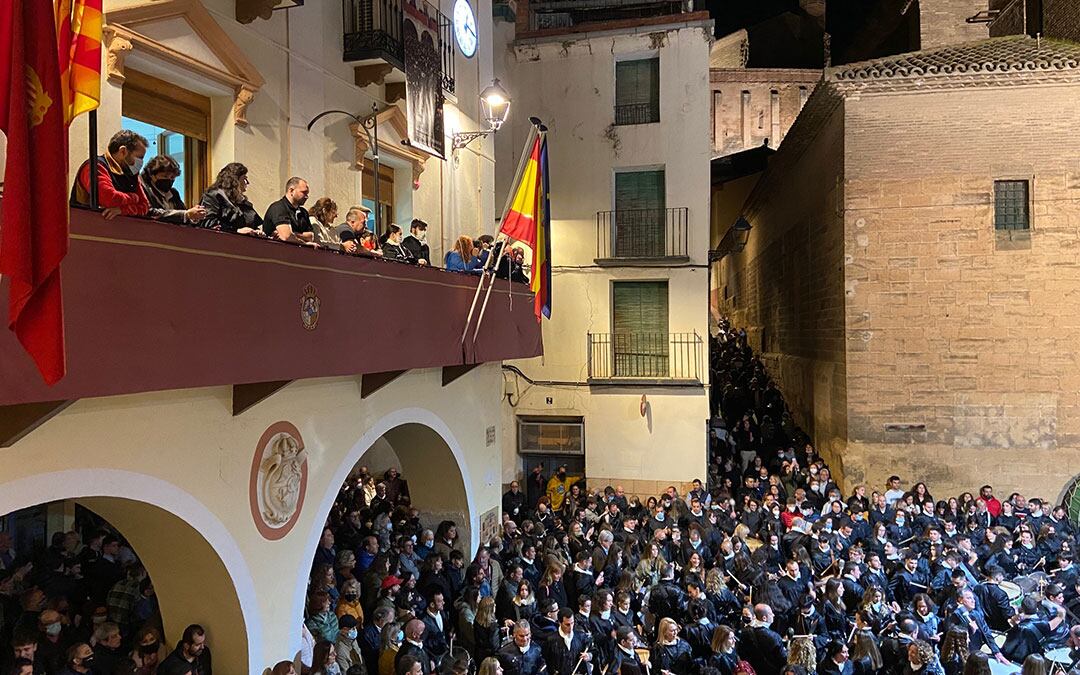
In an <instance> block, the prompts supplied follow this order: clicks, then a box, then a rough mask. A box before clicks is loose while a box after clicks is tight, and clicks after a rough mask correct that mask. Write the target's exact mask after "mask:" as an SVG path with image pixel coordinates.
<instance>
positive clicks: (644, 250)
mask: <svg viewBox="0 0 1080 675" xmlns="http://www.w3.org/2000/svg"><path fill="white" fill-rule="evenodd" d="M689 221H690V210H689V209H688V208H687V207H685V206H680V207H675V208H669V209H619V210H616V211H597V213H596V259H597V261H598V262H600V261H603V262H607V263H609V264H612V263H616V262H618V261H620V260H654V261H657V262H671V261H672V259H675V260H679V259H682V260H689V253H688V251H689V248H688V246H687V235H688V230H689Z"/></svg>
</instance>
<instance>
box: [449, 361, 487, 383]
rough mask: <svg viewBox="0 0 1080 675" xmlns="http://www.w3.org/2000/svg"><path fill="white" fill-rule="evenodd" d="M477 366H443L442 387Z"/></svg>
mask: <svg viewBox="0 0 1080 675" xmlns="http://www.w3.org/2000/svg"><path fill="white" fill-rule="evenodd" d="M478 365H479V364H477V363H466V364H463V365H460V366H443V369H442V386H444V387H445V386H446V385H448V384H450V383H451V382H453V381H454V380H456V379H458V378H459V377H461V376H462V375H464V374H466V373H468V372H469V371H470V370H472V369H473V368H475V367H476V366H478Z"/></svg>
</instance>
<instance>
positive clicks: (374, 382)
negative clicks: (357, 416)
mask: <svg viewBox="0 0 1080 675" xmlns="http://www.w3.org/2000/svg"><path fill="white" fill-rule="evenodd" d="M407 372H408V371H406V370H387V371H386V372H382V373H364V375H363V376H362V377H361V378H360V398H367V397H368V396H371V395H372V394H374V393H375V392H377V391H379V390H380V389H382V388H383V387H385V386H386V385H388V384H390V383H391V382H393V381H394V380H396V379H398V378H399V377H401V376H402V375H404V374H405V373H407Z"/></svg>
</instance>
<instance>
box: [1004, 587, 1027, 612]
mask: <svg viewBox="0 0 1080 675" xmlns="http://www.w3.org/2000/svg"><path fill="white" fill-rule="evenodd" d="M998 585H999V586H1001V590H1003V591H1005V594H1006V595H1008V596H1009V604H1010V605H1012V606H1013V607H1015V608H1016V609H1020V603H1022V602H1023V601H1024V590H1023V589H1022V588H1020V586H1019V585H1017V584H1014V583H1013V582H1011V581H1002V582H1001V583H1000V584H998Z"/></svg>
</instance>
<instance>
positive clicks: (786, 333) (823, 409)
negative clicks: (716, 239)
mask: <svg viewBox="0 0 1080 675" xmlns="http://www.w3.org/2000/svg"><path fill="white" fill-rule="evenodd" d="M843 148H844V122H843V115H842V114H841V111H840V110H835V111H834V112H833V113H832V115H831V117H830V118H829V119H828V121H827V122H825V126H824V128H823V129H822V131H821V132H820V133H819V134H818V136H817V137H816V138H815V139H814V140H813V142H812V143H811V144H810V145H809V146H808V147H806V148H805V149H800V151H798V152H796V149H794V148H787V147H785V146H781V148H780V151H779V152H778V153H777V155H776V156H775V157H774V158H773V160H772V163H773V164H772V166H774V167H780V170H779V171H778V172H777V173H779V174H780V175H781V176H783V177H782V178H781V179H780V183H779V185H777V183H775V182H773V183H768V184H767V181H768V179H767V178H763V179H762V182H761V183H758V186H757V188H756V190H755V193H754V194H753V195H751V197H750V201H749V202H748V204H747V207H746V209H745V210H744V213H745V215H746V217H747V219H748V220H749V221H750V223H751V225H752V227H753V230H752V231H751V233H750V239H749V241H748V242H747V246H746V249H745V250H744V251H743V252H742V253H738V254H733V255H730V256H728V257H726V258H725V259H724V260H723V262H722V263H721V265H720V271H719V275H720V281H719V284H718V285H719V286H720V288H719V289H718V295H719V305H720V310H721V313H723V314H725V315H727V316H730V317H731V318H732V321H733V323H734V325H735V326H737V327H743V328H746V329H747V333H748V335H749V337H750V340H751V343H752V344H753V345H754V347H755V349H757V350H759V351H760V352H762V355H763V358H764V360H765V362H766V365H767V366H768V368H769V372H770V373H771V374H772V376H773V378H774V379H775V380H776V381H777V383H778V384H779V386H780V388H781V390H782V391H783V392H784V396H785V398H786V399H787V401H788V403H789V405H790V406H791V407H792V409H793V411H794V413H795V417H796V419H797V421H798V422H799V424H801V425H802V426H803V428H804V429H805V430H806V431H807V433H809V434H811V436H812V437H813V438H814V439H815V443H816V445H817V447H818V448H819V449H820V450H821V451H822V452H823V453H824V454H825V455H826V456H827V457H828V458H829V459H830V462H831V463H832V464H834V465H836V466H837V468H838V469H839V468H840V458H841V454H842V450H843V445H844V438H845V436H846V427H847V422H846V414H847V412H846V411H847V406H846V392H845V383H844V331H843V322H844V286H843V252H844V251H843V249H844V242H843V227H842V223H841V221H840V215H839V214H840V212H839V210H838V205H839V204H840V203H841V200H842V184H843V183H842V181H843V171H844V169H843V165H844V159H843V156H844V155H843V152H844V150H843Z"/></svg>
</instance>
